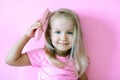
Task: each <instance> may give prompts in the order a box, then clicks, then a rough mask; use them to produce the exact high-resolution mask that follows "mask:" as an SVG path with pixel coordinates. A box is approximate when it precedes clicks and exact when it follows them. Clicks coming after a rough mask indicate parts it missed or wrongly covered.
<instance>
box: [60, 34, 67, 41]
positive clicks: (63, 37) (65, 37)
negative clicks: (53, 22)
mask: <svg viewBox="0 0 120 80" xmlns="http://www.w3.org/2000/svg"><path fill="white" fill-rule="evenodd" d="M61 40H63V41H64V40H67V35H66V34H65V33H64V34H62V35H61Z"/></svg>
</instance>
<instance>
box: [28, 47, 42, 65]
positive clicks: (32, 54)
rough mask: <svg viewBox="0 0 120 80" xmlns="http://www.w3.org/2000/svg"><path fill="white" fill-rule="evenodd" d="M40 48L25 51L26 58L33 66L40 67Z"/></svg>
mask: <svg viewBox="0 0 120 80" xmlns="http://www.w3.org/2000/svg"><path fill="white" fill-rule="evenodd" d="M43 52H44V51H43V50H42V49H35V50H31V51H28V52H27V55H28V58H29V60H30V62H31V65H32V66H34V67H40V66H41V63H42V61H43V60H44V55H43Z"/></svg>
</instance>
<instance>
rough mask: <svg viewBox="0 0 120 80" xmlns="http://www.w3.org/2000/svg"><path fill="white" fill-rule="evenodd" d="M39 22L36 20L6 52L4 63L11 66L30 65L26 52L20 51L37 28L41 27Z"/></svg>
mask: <svg viewBox="0 0 120 80" xmlns="http://www.w3.org/2000/svg"><path fill="white" fill-rule="evenodd" d="M40 26H41V25H40V22H36V23H35V24H33V25H32V26H31V27H30V28H29V29H28V30H27V32H26V34H24V35H23V36H22V37H21V38H20V39H19V40H18V41H17V42H16V43H15V44H14V45H13V47H12V48H11V49H10V51H9V52H8V55H7V57H6V63H7V64H9V65H12V66H26V65H30V61H29V59H28V56H27V54H25V53H22V51H23V48H24V46H25V45H26V43H27V42H28V41H29V40H30V39H31V38H32V37H34V36H35V31H36V30H37V29H41V27H42V26H41V27H40Z"/></svg>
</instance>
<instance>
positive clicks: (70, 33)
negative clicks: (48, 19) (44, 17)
mask: <svg viewBox="0 0 120 80" xmlns="http://www.w3.org/2000/svg"><path fill="white" fill-rule="evenodd" d="M55 33H56V34H60V33H61V32H60V31H56V32H55ZM67 34H69V35H72V34H73V32H67Z"/></svg>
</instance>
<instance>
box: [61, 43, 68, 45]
mask: <svg viewBox="0 0 120 80" xmlns="http://www.w3.org/2000/svg"><path fill="white" fill-rule="evenodd" d="M59 44H62V45H68V44H69V43H59Z"/></svg>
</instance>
